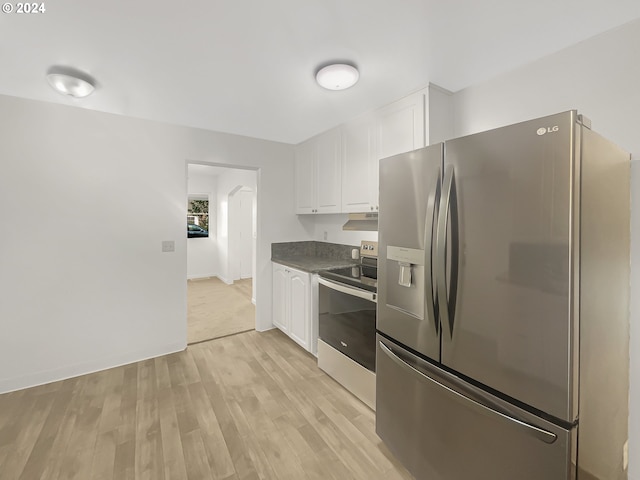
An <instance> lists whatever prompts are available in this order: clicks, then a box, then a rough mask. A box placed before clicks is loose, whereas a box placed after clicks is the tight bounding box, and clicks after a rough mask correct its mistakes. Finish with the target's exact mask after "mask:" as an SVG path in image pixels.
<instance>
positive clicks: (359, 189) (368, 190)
mask: <svg viewBox="0 0 640 480" xmlns="http://www.w3.org/2000/svg"><path fill="white" fill-rule="evenodd" d="M373 131H374V129H373V118H370V117H368V118H366V119H362V120H361V121H358V122H351V123H349V124H346V125H345V126H344V127H343V129H342V211H343V212H344V213H354V212H370V211H373V210H374V209H375V205H376V204H375V198H376V192H375V190H376V189H377V185H376V184H375V183H374V177H373V174H374V172H373V165H374V159H375V155H374V151H373Z"/></svg>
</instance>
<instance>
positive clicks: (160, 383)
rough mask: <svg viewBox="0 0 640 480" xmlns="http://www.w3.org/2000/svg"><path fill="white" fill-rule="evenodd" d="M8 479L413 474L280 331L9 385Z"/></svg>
mask: <svg viewBox="0 0 640 480" xmlns="http://www.w3.org/2000/svg"><path fill="white" fill-rule="evenodd" d="M0 478H2V480H14V479H16V480H17V479H19V480H22V479H25V480H27V479H28V480H34V479H42V480H53V479H56V480H58V479H81V480H87V479H92V480H93V479H99V480H103V479H105V480H106V479H113V480H126V479H138V480H143V479H149V480H161V479H167V480H169V479H171V480H181V479H190V480H191V479H225V480H240V479H243V480H244V479H247V480H248V479H273V480H281V479H291V480H294V479H295V480H304V479H317V480H320V479H322V480H324V479H335V480H338V479H339V480H347V479H349V480H350V479H363V480H365V479H366V480H375V479H385V480H387V479H390V480H394V479H411V478H412V477H411V476H410V475H409V474H408V473H407V472H406V471H405V470H404V469H403V468H402V467H401V466H399V465H398V463H397V462H396V460H395V459H394V458H393V456H392V455H391V454H390V453H389V451H388V450H387V449H386V447H385V446H384V445H383V444H382V443H381V441H380V439H379V438H378V437H377V436H376V434H375V428H374V413H373V412H372V411H371V410H369V409H368V408H367V407H366V406H365V405H364V404H362V403H361V402H360V401H359V400H357V399H356V398H355V397H353V396H352V395H351V394H350V393H348V392H347V391H346V390H344V389H343V388H342V387H341V386H340V385H338V384H337V383H336V382H334V381H333V380H332V379H331V378H330V377H328V376H327V375H325V374H324V373H323V372H322V371H321V370H319V369H318V367H317V366H316V359H315V358H314V357H313V356H311V355H310V354H308V353H307V352H306V351H304V350H303V349H301V348H300V347H299V346H297V345H296V344H295V343H294V342H293V341H291V340H290V339H289V338H287V337H286V336H285V335H284V334H282V333H281V332H280V331H278V330H270V331H268V332H264V333H258V332H255V331H250V332H247V333H242V334H239V335H234V336H230V337H224V338H220V339H217V340H213V341H210V342H205V343H200V344H197V345H193V346H190V347H189V348H188V349H187V350H186V351H184V352H180V353H176V354H172V355H167V356H163V357H159V358H155V359H151V360H147V361H143V362H139V363H135V364H131V365H126V366H123V367H118V368H113V369H111V370H106V371H103V372H98V373H94V374H90V375H85V376H82V377H77V378H72V379H69V380H64V381H60V382H56V383H52V384H48V385H44V386H40V387H35V388H31V389H26V390H21V391H17V392H13V393H8V394H4V395H0Z"/></svg>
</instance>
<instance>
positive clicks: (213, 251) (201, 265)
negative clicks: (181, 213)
mask: <svg viewBox="0 0 640 480" xmlns="http://www.w3.org/2000/svg"><path fill="white" fill-rule="evenodd" d="M187 176H188V178H187V192H188V193H189V194H190V195H191V194H204V195H206V196H207V197H208V198H209V218H210V219H211V222H210V224H209V237H208V238H198V237H194V238H187V278H204V277H214V276H216V275H217V274H218V252H217V248H216V231H217V225H216V221H215V217H216V201H217V195H216V185H217V183H218V179H217V177H216V175H214V174H212V173H210V174H206V173H201V172H194V171H193V169H188V171H187Z"/></svg>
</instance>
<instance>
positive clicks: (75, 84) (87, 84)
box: [47, 68, 95, 98]
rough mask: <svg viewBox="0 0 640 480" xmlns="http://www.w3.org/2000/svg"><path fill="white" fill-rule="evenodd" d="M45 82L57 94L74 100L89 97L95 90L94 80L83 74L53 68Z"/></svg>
mask: <svg viewBox="0 0 640 480" xmlns="http://www.w3.org/2000/svg"><path fill="white" fill-rule="evenodd" d="M47 81H48V82H49V85H51V87H53V88H54V89H55V90H56V91H57V92H59V93H61V94H63V95H69V96H71V97H74V98H83V97H86V96H87V95H90V94H91V92H93V90H94V89H95V82H94V80H93V79H92V78H91V77H89V76H88V75H86V74H85V73H83V72H79V71H76V70H71V69H68V68H67V69H62V68H54V69H51V70H49V72H48V73H47Z"/></svg>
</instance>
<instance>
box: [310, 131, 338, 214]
mask: <svg viewBox="0 0 640 480" xmlns="http://www.w3.org/2000/svg"><path fill="white" fill-rule="evenodd" d="M341 138H342V135H341V130H340V129H339V128H335V129H333V130H329V131H328V132H326V133H323V134H322V135H320V136H318V137H316V142H317V148H318V157H317V166H316V179H317V182H316V188H317V195H316V196H317V199H318V200H317V205H318V206H317V210H316V213H340V208H341V195H342V180H341V179H342V145H341Z"/></svg>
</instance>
